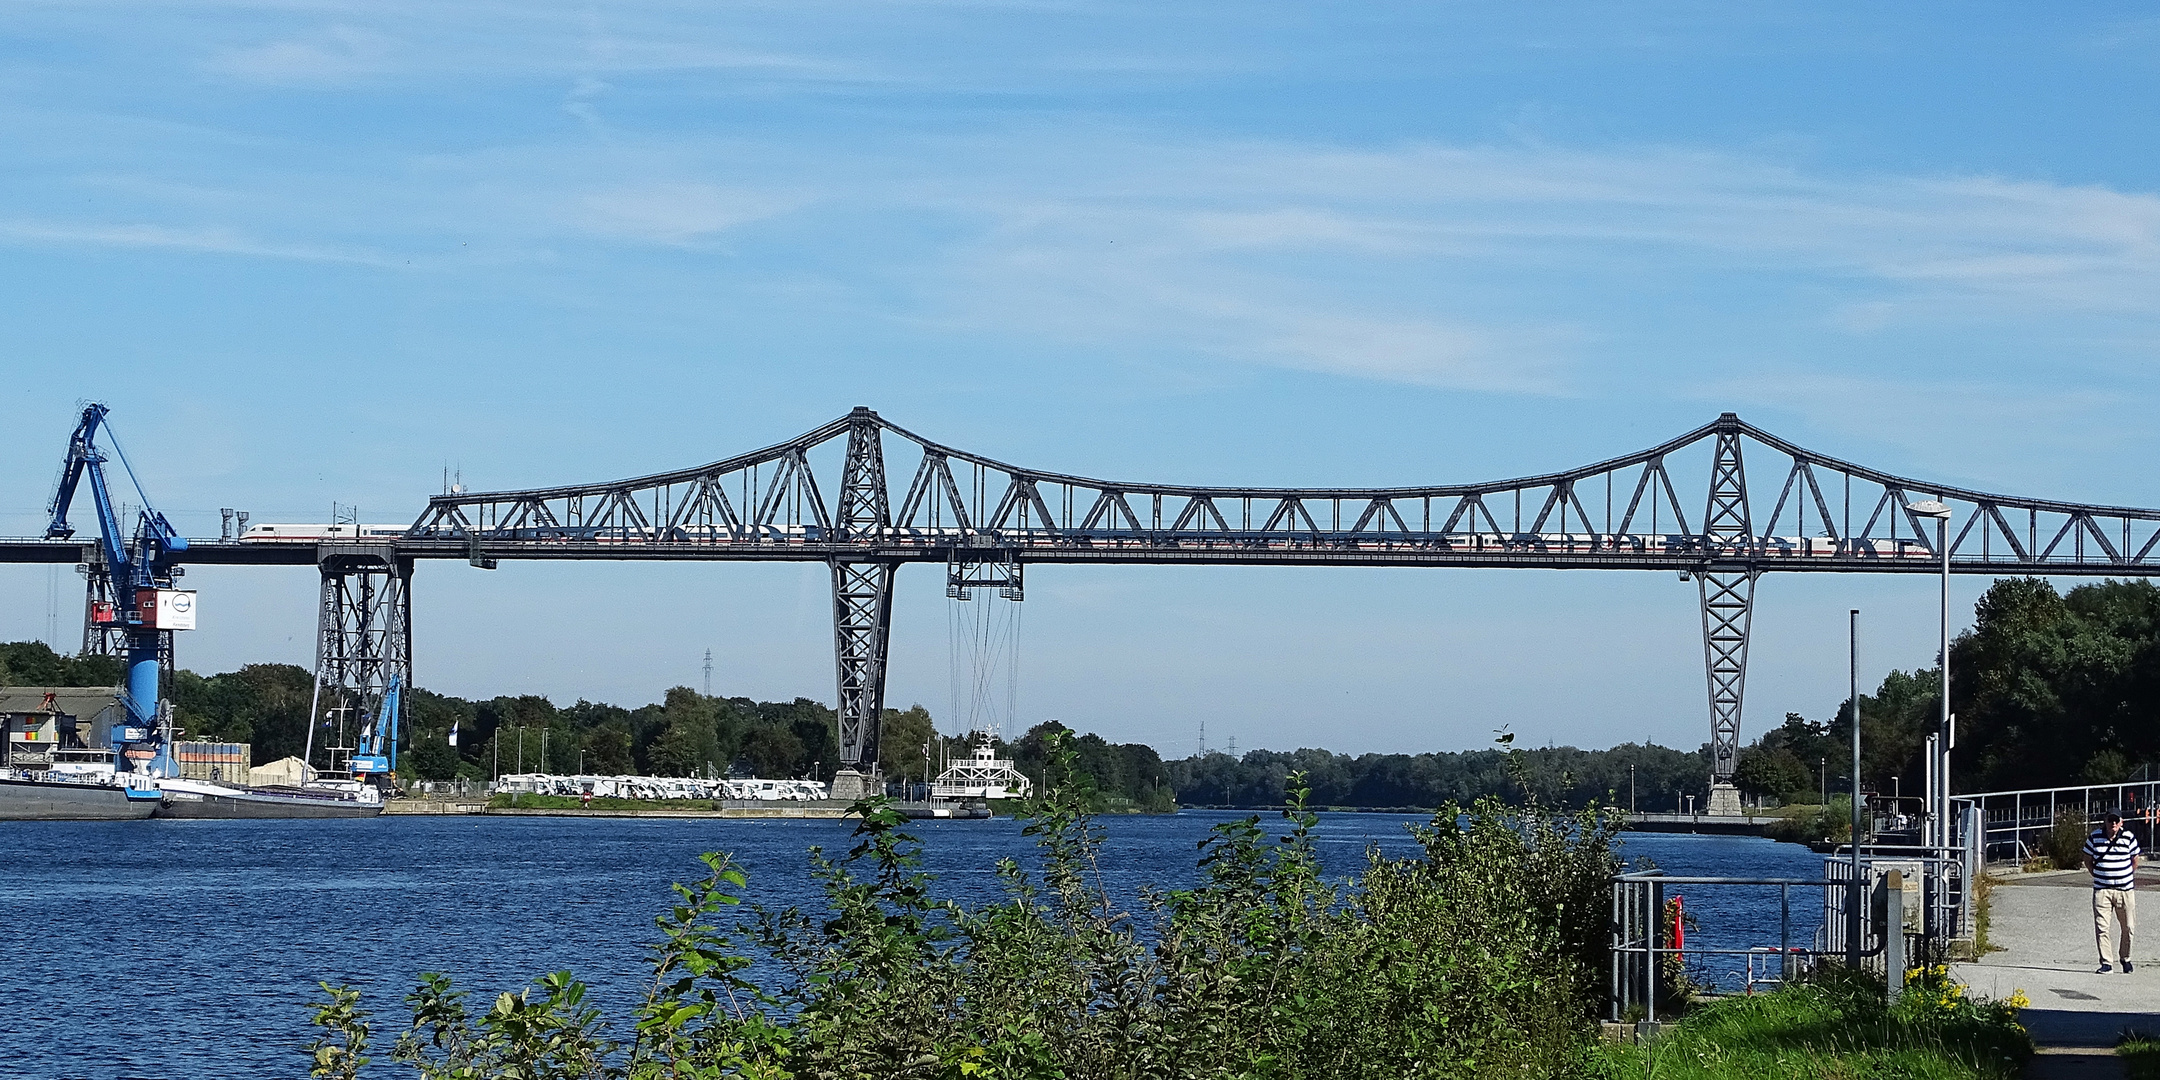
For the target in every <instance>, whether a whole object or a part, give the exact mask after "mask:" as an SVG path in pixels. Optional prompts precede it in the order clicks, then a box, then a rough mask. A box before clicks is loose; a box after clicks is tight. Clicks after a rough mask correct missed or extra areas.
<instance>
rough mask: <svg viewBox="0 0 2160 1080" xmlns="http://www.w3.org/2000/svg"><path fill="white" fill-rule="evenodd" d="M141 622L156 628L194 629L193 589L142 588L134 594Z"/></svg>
mask: <svg viewBox="0 0 2160 1080" xmlns="http://www.w3.org/2000/svg"><path fill="white" fill-rule="evenodd" d="M135 607H136V609H137V610H139V611H141V612H142V624H143V625H144V626H146V627H150V628H152V629H157V630H193V629H195V590H193V589H142V590H140V591H138V592H137V593H136V594H135Z"/></svg>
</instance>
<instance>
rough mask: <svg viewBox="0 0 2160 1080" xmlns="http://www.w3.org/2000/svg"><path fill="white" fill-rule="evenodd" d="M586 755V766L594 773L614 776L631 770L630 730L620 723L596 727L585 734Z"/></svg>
mask: <svg viewBox="0 0 2160 1080" xmlns="http://www.w3.org/2000/svg"><path fill="white" fill-rule="evenodd" d="M585 755H586V756H585V767H586V768H587V769H590V770H591V771H592V772H594V773H597V774H600V775H603V776H613V775H620V774H623V773H627V772H629V771H630V769H631V761H630V732H629V730H628V729H627V728H625V727H623V726H621V725H618V724H608V725H605V726H603V727H598V728H594V729H593V730H592V733H591V734H589V735H587V736H585Z"/></svg>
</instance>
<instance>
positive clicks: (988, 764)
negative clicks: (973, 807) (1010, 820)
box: [930, 732, 1035, 799]
mask: <svg viewBox="0 0 2160 1080" xmlns="http://www.w3.org/2000/svg"><path fill="white" fill-rule="evenodd" d="M1034 791H1035V782H1034V781H1032V780H1029V779H1028V778H1027V774H1026V773H1023V772H1021V771H1020V770H1019V769H1018V768H1015V767H1014V766H1013V763H1012V759H1011V758H1001V757H999V756H997V747H996V745H995V744H994V743H992V742H991V739H990V735H989V733H988V732H984V733H983V734H982V735H980V736H978V737H977V738H976V740H975V752H974V754H973V755H972V756H970V757H966V758H962V759H961V760H959V761H955V762H953V763H952V764H951V765H950V766H948V767H947V768H946V769H945V771H944V772H941V773H939V774H938V778H937V779H936V780H935V781H933V782H932V783H931V785H930V797H931V798H932V799H1025V798H1027V797H1028V796H1029V795H1031V794H1033V793H1034Z"/></svg>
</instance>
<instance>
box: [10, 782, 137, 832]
mask: <svg viewBox="0 0 2160 1080" xmlns="http://www.w3.org/2000/svg"><path fill="white" fill-rule="evenodd" d="M108 775H109V774H108ZM160 798H161V796H160V795H159V793H158V790H157V789H156V788H154V787H142V786H137V785H131V784H125V783H118V782H115V781H114V780H112V779H98V778H93V777H83V778H58V777H55V776H54V775H53V774H52V773H50V772H47V773H42V774H37V773H25V772H20V771H17V770H14V769H7V770H0V821H127V820H131V819H136V818H146V817H149V816H150V814H151V813H152V812H153V811H155V810H156V809H157V808H158V803H159V801H160Z"/></svg>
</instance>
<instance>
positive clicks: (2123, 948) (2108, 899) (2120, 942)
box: [2093, 889, 2137, 964]
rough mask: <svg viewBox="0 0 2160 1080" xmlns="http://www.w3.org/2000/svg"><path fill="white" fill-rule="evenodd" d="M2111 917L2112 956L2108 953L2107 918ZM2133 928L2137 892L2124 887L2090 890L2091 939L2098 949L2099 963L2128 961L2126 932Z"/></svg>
mask: <svg viewBox="0 0 2160 1080" xmlns="http://www.w3.org/2000/svg"><path fill="white" fill-rule="evenodd" d="M2111 915H2112V916H2114V918H2115V925H2116V928H2117V933H2116V935H2115V949H2116V954H2115V955H2114V956H2109V955H2108V917H2109V916H2111ZM2136 930H2137V894H2136V893H2134V892H2131V891H2130V890H2128V889H2094V890H2093V942H2094V944H2095V945H2097V946H2098V947H2099V949H2100V962H2101V963H2103V964H2106V963H2110V962H2113V961H2121V962H2122V963H2125V964H2127V963H2129V962H2130V935H2131V934H2132V933H2134V932H2136Z"/></svg>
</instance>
